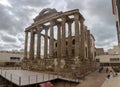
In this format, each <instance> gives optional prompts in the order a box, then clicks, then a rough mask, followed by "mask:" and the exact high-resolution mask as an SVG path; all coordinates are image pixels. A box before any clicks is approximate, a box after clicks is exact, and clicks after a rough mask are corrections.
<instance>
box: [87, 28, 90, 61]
mask: <svg viewBox="0 0 120 87" xmlns="http://www.w3.org/2000/svg"><path fill="white" fill-rule="evenodd" d="M87 36H88V38H87V40H88V57H89V59H91V41H90V30H87Z"/></svg>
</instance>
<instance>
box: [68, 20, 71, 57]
mask: <svg viewBox="0 0 120 87" xmlns="http://www.w3.org/2000/svg"><path fill="white" fill-rule="evenodd" d="M71 27H72V21H69V22H68V56H69V57H71V56H72V31H71Z"/></svg>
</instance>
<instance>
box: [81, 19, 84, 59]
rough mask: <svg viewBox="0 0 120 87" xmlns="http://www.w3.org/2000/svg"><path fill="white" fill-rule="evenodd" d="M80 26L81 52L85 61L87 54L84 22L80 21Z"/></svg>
mask: <svg viewBox="0 0 120 87" xmlns="http://www.w3.org/2000/svg"><path fill="white" fill-rule="evenodd" d="M80 24H81V45H80V46H81V51H80V54H81V59H82V60H83V59H84V56H85V52H84V49H85V46H84V45H85V43H84V27H85V26H84V24H83V20H80Z"/></svg>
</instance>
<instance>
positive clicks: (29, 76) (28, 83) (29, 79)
mask: <svg viewBox="0 0 120 87" xmlns="http://www.w3.org/2000/svg"><path fill="white" fill-rule="evenodd" d="M28 84H30V76H28Z"/></svg>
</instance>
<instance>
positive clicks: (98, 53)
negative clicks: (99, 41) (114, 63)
mask: <svg viewBox="0 0 120 87" xmlns="http://www.w3.org/2000/svg"><path fill="white" fill-rule="evenodd" d="M104 54H105V52H104V49H103V48H96V56H98V55H104Z"/></svg>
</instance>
